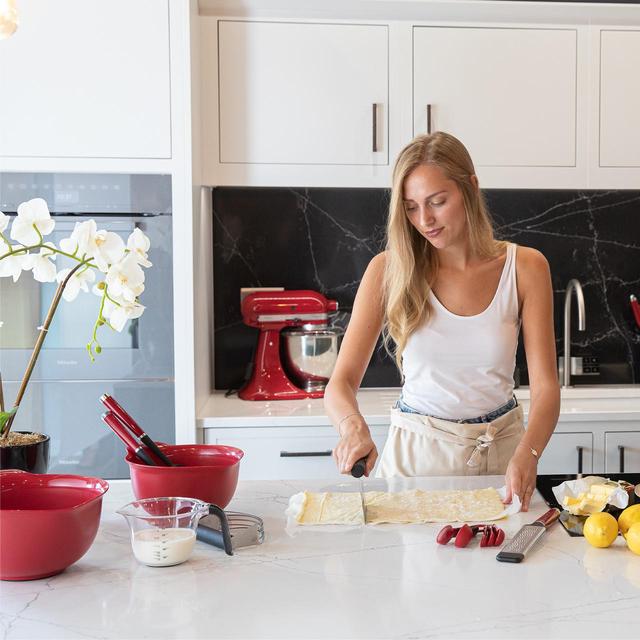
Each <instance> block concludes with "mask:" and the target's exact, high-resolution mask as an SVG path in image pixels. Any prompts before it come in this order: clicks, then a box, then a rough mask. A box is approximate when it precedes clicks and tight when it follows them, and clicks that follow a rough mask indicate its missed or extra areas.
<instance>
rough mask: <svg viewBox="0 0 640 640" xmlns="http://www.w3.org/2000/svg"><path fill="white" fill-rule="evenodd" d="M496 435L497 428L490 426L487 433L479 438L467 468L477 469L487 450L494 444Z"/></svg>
mask: <svg viewBox="0 0 640 640" xmlns="http://www.w3.org/2000/svg"><path fill="white" fill-rule="evenodd" d="M495 434H496V428H495V427H493V426H491V425H489V426H488V427H487V431H486V433H481V434H480V435H479V436H478V437H477V438H476V442H477V443H478V444H476V446H475V448H474V449H473V451H472V452H471V455H470V456H469V459H468V460H467V466H469V467H477V466H478V465H479V464H480V457H481V456H482V452H483V451H484V450H485V449H488V448H489V447H490V446H491V445H492V444H493V440H494V437H495Z"/></svg>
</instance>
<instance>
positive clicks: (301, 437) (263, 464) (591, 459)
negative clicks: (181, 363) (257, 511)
mask: <svg viewBox="0 0 640 640" xmlns="http://www.w3.org/2000/svg"><path fill="white" fill-rule="evenodd" d="M611 426H612V425H611V423H604V422H595V423H593V422H592V423H589V422H580V423H565V424H559V425H558V428H559V429H563V430H562V431H556V432H555V433H554V434H553V435H552V436H551V440H550V441H549V443H548V445H547V447H546V448H545V450H544V452H543V453H542V456H541V457H540V462H539V464H538V473H539V474H573V473H576V474H577V473H583V474H591V473H596V474H603V473H619V472H620V471H621V470H623V471H624V472H627V473H638V472H640V430H639V429H635V426H636V425H635V424H632V423H630V422H621V423H620V425H619V426H620V427H621V428H622V429H621V430H619V431H607V428H609V429H610V428H611ZM616 426H617V425H616ZM387 431H388V427H387V426H386V425H373V426H371V435H372V437H373V441H374V442H375V444H376V447H377V449H378V454H381V453H382V449H383V447H384V443H385V441H386V438H387ZM204 442H205V443H207V444H225V445H231V446H234V447H238V448H239V449H242V450H243V451H244V453H245V455H244V458H243V459H242V462H241V463H240V479H241V480H304V479H328V480H329V479H332V478H335V482H336V483H338V482H340V481H341V478H342V477H343V476H342V475H341V474H340V473H339V472H338V470H337V468H336V464H335V461H334V459H333V457H332V455H331V452H332V450H333V448H334V447H335V446H336V443H337V442H338V436H337V433H336V431H335V430H334V428H333V427H331V426H329V425H326V426H314V427H309V426H302V425H298V426H291V427H241V428H235V427H234V428H208V429H204Z"/></svg>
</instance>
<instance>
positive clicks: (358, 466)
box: [351, 457, 367, 524]
mask: <svg viewBox="0 0 640 640" xmlns="http://www.w3.org/2000/svg"><path fill="white" fill-rule="evenodd" d="M366 466H367V458H366V457H364V458H360V459H359V460H356V462H355V463H354V465H353V467H351V475H352V476H353V477H354V478H360V499H361V500H362V517H363V518H364V523H365V524H367V506H366V505H365V503H364V481H363V480H362V476H363V475H364V470H365V469H366Z"/></svg>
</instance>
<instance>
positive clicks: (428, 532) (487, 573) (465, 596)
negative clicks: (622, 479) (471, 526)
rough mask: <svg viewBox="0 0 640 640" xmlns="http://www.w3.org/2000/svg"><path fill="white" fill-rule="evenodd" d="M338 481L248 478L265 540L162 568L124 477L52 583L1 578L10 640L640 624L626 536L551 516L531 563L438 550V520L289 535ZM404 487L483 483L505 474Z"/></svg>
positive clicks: (1, 614)
mask: <svg viewBox="0 0 640 640" xmlns="http://www.w3.org/2000/svg"><path fill="white" fill-rule="evenodd" d="M350 481H351V484H352V485H353V488H354V490H356V489H357V487H358V486H359V483H358V481H356V480H352V479H350ZM333 482H340V478H338V477H336V478H333V479H329V480H327V481H324V482H321V481H305V482H304V483H303V482H299V481H297V482H292V481H271V482H241V483H240V484H239V486H238V490H237V493H236V496H235V497H234V499H233V501H232V503H231V504H230V505H229V507H228V508H229V509H235V510H241V511H246V512H250V513H254V514H256V515H259V516H261V517H262V518H263V519H264V522H265V532H266V540H265V542H264V544H262V545H261V546H257V547H247V548H244V549H239V550H237V551H236V554H235V555H234V556H233V557H231V556H226V555H225V554H224V552H222V551H221V550H220V549H217V548H214V547H210V546H208V545H206V544H204V543H202V542H197V543H196V546H195V550H194V553H193V554H192V556H191V558H190V559H189V560H188V561H187V562H185V563H183V564H181V565H178V566H174V567H164V568H151V567H146V566H143V565H140V564H138V563H137V562H136V560H135V559H134V557H133V555H132V553H131V546H130V542H129V533H128V527H127V525H126V523H125V521H124V519H123V518H122V517H121V516H119V515H117V514H116V513H115V509H116V508H117V507H119V506H122V505H123V504H125V503H126V502H128V501H129V500H130V499H131V498H132V496H131V489H130V486H129V482H128V481H112V482H111V483H110V484H111V487H110V490H109V492H108V493H107V494H106V496H105V499H104V504H103V515H102V522H101V526H100V530H99V532H98V536H97V538H96V541H95V542H94V544H93V546H92V547H91V549H90V550H89V552H88V553H87V554H86V555H85V556H84V557H83V558H82V559H81V560H79V561H78V562H77V563H76V564H75V565H73V566H71V567H69V568H68V569H67V570H66V571H65V572H63V573H62V574H59V575H58V576H54V577H52V578H49V579H45V580H36V581H30V582H0V625H1V627H0V628H1V629H2V632H3V636H2V637H3V638H4V639H5V640H13V639H16V638H43V639H44V638H46V639H47V640H51V639H54V638H131V639H134V638H154V639H157V638H212V637H216V638H278V639H284V638H303V637H304V638H405V639H408V638H436V637H437V638H514V637H518V638H568V637H572V638H581V639H584V638H598V639H600V638H614V637H615V638H626V637H632V636H633V635H634V634H633V631H632V629H633V628H636V629H637V625H638V611H640V556H636V555H634V554H632V553H631V552H630V551H629V550H628V549H627V548H626V546H625V545H624V542H623V540H622V539H621V538H619V539H618V540H617V541H616V542H615V543H614V545H613V546H612V547H610V548H608V549H595V548H593V547H590V546H589V545H588V544H587V543H586V542H585V540H584V539H582V538H571V537H569V536H568V535H567V534H566V533H565V531H564V530H563V529H562V527H561V526H560V525H559V524H555V525H553V527H552V529H551V530H550V531H549V532H548V533H547V534H545V535H544V536H543V538H542V540H541V542H540V543H539V544H538V546H537V547H536V548H534V550H532V552H531V553H530V554H529V555H528V556H527V557H526V559H525V561H524V562H523V563H522V564H506V563H501V562H497V561H496V559H495V555H496V549H495V548H492V549H491V548H484V549H483V548H480V547H479V546H478V541H477V540H476V541H472V543H471V544H470V545H469V547H468V548H466V549H457V548H455V547H454V546H453V545H452V544H451V543H450V544H449V545H447V546H441V545H437V544H436V542H435V536H436V533H437V531H438V530H439V528H440V526H441V525H378V526H367V527H357V528H350V529H345V530H344V531H339V532H327V531H318V530H314V529H312V528H304V529H301V530H300V532H299V533H297V534H295V535H293V536H291V535H289V534H288V533H287V532H286V531H285V517H284V515H283V514H284V509H285V507H286V505H287V502H288V498H289V496H291V495H292V494H293V493H296V492H298V491H300V490H302V489H310V490H319V489H322V488H325V489H326V488H327V487H328V486H329V485H330V484H331V483H333ZM367 482H370V481H367ZM381 482H384V481H381V480H376V481H371V484H370V485H368V486H366V487H365V488H371V489H379V488H381V487H380V484H379V483H381ZM406 482H407V487H409V486H415V485H418V486H422V487H424V488H445V487H452V488H473V487H479V486H491V485H493V486H496V487H497V486H500V485H501V484H502V478H501V477H495V478H491V477H476V478H448V479H445V478H443V479H437V478H430V479H424V478H423V479H414V480H408V481H406ZM396 488H402V487H396ZM544 511H546V505H544V503H543V502H542V499H541V498H540V496H538V495H537V494H536V496H535V497H534V501H533V503H532V508H531V511H530V512H529V513H525V514H522V513H521V514H517V515H515V516H511V517H509V518H508V519H506V520H503V521H501V523H500V525H501V526H502V527H503V528H504V529H505V531H506V534H507V539H509V538H510V537H511V536H513V535H514V533H515V532H516V531H517V530H518V529H519V528H520V526H521V525H522V524H524V523H526V522H530V521H532V520H534V519H535V517H537V516H538V515H540V514H541V513H543V512H544ZM43 535H46V532H43Z"/></svg>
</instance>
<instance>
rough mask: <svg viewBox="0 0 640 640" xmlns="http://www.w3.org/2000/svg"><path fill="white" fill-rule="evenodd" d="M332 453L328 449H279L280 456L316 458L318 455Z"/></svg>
mask: <svg viewBox="0 0 640 640" xmlns="http://www.w3.org/2000/svg"><path fill="white" fill-rule="evenodd" d="M332 453H333V451H332V450H331V449H329V451H281V452H280V457H281V458H316V457H318V456H330V455H331V454H332Z"/></svg>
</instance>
